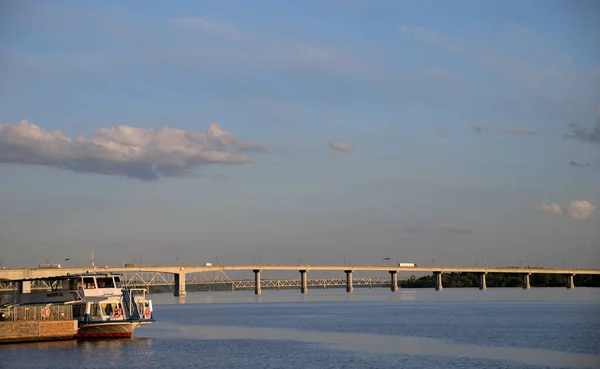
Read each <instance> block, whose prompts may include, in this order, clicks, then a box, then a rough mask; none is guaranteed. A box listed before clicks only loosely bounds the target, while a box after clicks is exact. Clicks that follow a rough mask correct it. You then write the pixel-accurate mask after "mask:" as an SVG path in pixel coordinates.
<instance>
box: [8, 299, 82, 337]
mask: <svg viewBox="0 0 600 369" xmlns="http://www.w3.org/2000/svg"><path fill="white" fill-rule="evenodd" d="M77 329H78V325H77V320H74V319H73V314H72V307H71V306H70V305H53V306H12V307H8V308H0V344H2V343H18V342H37V341H56V340H70V339H74V338H75V335H76V334H77Z"/></svg>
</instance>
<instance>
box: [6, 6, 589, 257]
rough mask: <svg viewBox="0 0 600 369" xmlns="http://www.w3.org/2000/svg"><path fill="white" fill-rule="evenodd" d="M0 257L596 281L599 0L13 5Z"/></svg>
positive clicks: (8, 25) (9, 15)
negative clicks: (565, 273) (429, 270)
mask: <svg viewBox="0 0 600 369" xmlns="http://www.w3.org/2000/svg"><path fill="white" fill-rule="evenodd" d="M0 6H1V7H2V8H3V9H0V13H1V14H3V15H2V18H1V19H0V24H1V25H2V26H0V45H3V46H2V48H1V49H0V63H2V68H0V80H1V81H2V83H1V84H0V190H1V191H0V259H2V260H3V263H4V265H9V266H34V265H36V264H38V263H41V262H45V261H46V259H47V258H49V259H52V260H54V261H57V260H62V259H64V258H71V259H72V263H74V264H83V263H87V257H88V254H89V252H90V250H91V249H95V250H96V255H97V258H98V259H100V260H101V262H105V263H112V264H114V263H117V264H118V263H121V262H122V261H123V260H126V261H127V262H130V261H132V260H134V259H135V260H136V262H137V260H139V259H140V258H143V259H144V263H145V264H146V263H173V262H175V261H176V260H185V261H186V262H190V263H191V262H198V263H200V262H204V261H212V260H215V258H216V257H223V258H224V260H225V261H227V262H230V263H244V262H251V261H252V260H253V258H254V257H259V258H260V260H261V262H264V263H293V262H296V261H297V260H298V258H299V257H301V258H304V259H307V260H308V261H309V262H310V263H342V262H343V261H344V259H352V260H353V262H355V263H361V264H377V263H382V258H383V257H392V258H396V257H397V258H399V259H401V260H406V261H415V262H417V263H420V264H429V263H431V262H432V260H434V262H435V263H439V262H440V261H441V260H444V264H445V265H450V264H454V265H474V264H475V262H480V261H481V260H483V259H484V258H485V259H487V261H488V264H491V265H516V264H518V263H519V260H528V261H529V260H531V261H532V263H535V264H537V265H545V266H560V265H561V264H562V262H563V260H564V261H565V262H566V263H568V264H570V265H573V266H577V267H597V266H598V261H599V260H600V258H599V254H598V250H599V249H600V231H599V230H600V223H598V218H599V217H600V216H599V215H598V210H597V209H596V207H597V206H598V204H600V190H599V188H600V170H599V168H600V26H598V23H597V15H598V14H600V6H599V5H598V3H597V2H595V1H578V2H570V1H528V2H517V1H484V0H481V1H475V0H473V1H461V2H451V3H450V2H427V1H422V2H410V1H361V0H348V1H342V0H329V1H316V0H315V1H312V0H308V1H253V2H245V1H209V0H207V1H177V2H170V3H168V4H167V3H166V2H162V1H120V2H112V1H111V2H108V1H107V2H104V1H102V2H100V1H8V2H3V3H2V5H0Z"/></svg>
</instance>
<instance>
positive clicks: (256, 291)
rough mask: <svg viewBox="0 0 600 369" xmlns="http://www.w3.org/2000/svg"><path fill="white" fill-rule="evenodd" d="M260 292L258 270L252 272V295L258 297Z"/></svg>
mask: <svg viewBox="0 0 600 369" xmlns="http://www.w3.org/2000/svg"><path fill="white" fill-rule="evenodd" d="M261 293H262V290H261V289H260V269H256V270H254V294H255V295H260V294H261Z"/></svg>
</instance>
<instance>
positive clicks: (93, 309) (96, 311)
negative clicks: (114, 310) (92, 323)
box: [90, 303, 102, 316]
mask: <svg viewBox="0 0 600 369" xmlns="http://www.w3.org/2000/svg"><path fill="white" fill-rule="evenodd" d="M90 312H91V314H90V315H91V316H102V313H101V312H100V307H99V306H98V304H97V303H93V304H92V307H91V309H90Z"/></svg>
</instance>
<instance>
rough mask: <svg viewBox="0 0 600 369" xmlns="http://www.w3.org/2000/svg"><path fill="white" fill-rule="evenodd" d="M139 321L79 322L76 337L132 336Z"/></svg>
mask: <svg viewBox="0 0 600 369" xmlns="http://www.w3.org/2000/svg"><path fill="white" fill-rule="evenodd" d="M139 326H140V323H139V322H98V323H79V330H78V331H77V335H76V336H75V337H76V338H79V339H86V338H130V337H131V334H132V333H133V330H134V329H136V328H137V327H139Z"/></svg>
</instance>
